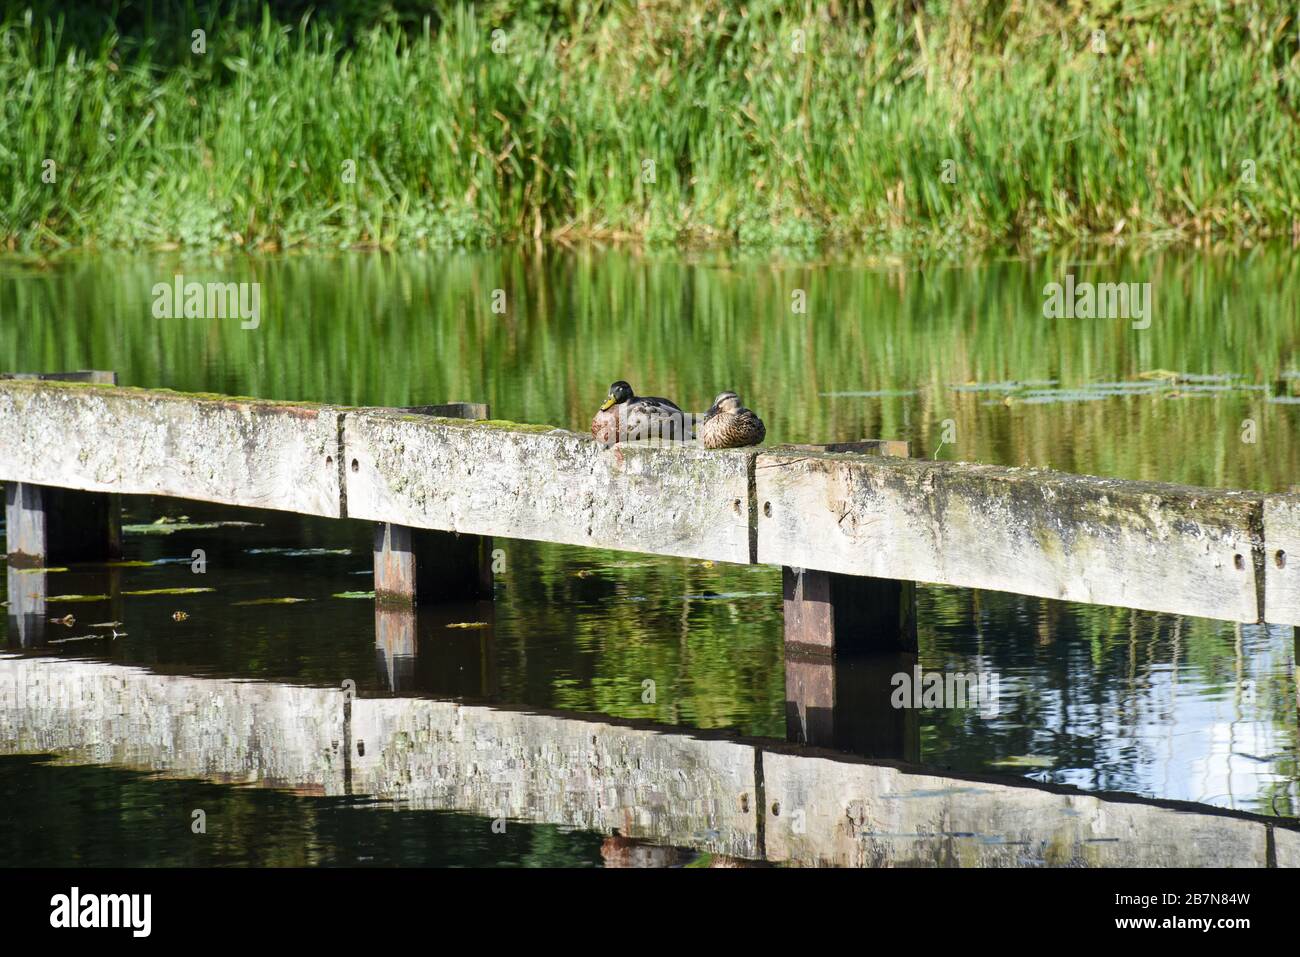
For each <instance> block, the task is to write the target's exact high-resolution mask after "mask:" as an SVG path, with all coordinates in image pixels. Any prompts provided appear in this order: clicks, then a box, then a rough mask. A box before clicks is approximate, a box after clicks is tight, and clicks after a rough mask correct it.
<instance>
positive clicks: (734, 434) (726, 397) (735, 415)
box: [700, 392, 767, 449]
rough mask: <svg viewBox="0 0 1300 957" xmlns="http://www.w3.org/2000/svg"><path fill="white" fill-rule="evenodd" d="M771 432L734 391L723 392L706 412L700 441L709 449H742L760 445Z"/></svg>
mask: <svg viewBox="0 0 1300 957" xmlns="http://www.w3.org/2000/svg"><path fill="white" fill-rule="evenodd" d="M766 435H767V428H766V427H765V426H764V425H763V420H762V419H760V418H759V417H758V416H757V415H755V414H754V413H753V412H752V411H750V410H749V409H746V408H745V407H744V406H743V405H741V403H740V396H738V395H736V393H734V392H723V393H721V394H720V395H719V396H718V397H717V398H716V399H714V400H713V405H712V406H710V408H709V411H708V412H705V413H704V424H703V425H702V426H701V427H700V441H701V442H703V443H704V447H705V448H706V449H739V448H744V447H745V446H747V445H758V444H759V443H760V442H762V441H763V439H764V437H765V436H766Z"/></svg>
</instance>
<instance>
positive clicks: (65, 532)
mask: <svg viewBox="0 0 1300 957" xmlns="http://www.w3.org/2000/svg"><path fill="white" fill-rule="evenodd" d="M5 531H6V537H7V539H8V542H7V549H6V550H7V551H8V554H9V561H10V563H11V564H14V565H25V566H41V565H59V564H66V563H69V562H94V561H105V560H107V559H112V558H120V557H121V556H122V519H121V506H120V505H119V502H118V497H117V496H116V495H113V494H110V493H107V492H77V491H73V490H72V489H65V488H53V487H50V486H46V485H32V484H30V483H28V482H7V483H6V484H5Z"/></svg>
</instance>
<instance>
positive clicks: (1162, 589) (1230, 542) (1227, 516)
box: [755, 450, 1264, 622]
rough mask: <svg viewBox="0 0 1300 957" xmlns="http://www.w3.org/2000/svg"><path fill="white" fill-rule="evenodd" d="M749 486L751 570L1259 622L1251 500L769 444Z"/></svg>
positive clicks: (1259, 511)
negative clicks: (810, 572)
mask: <svg viewBox="0 0 1300 957" xmlns="http://www.w3.org/2000/svg"><path fill="white" fill-rule="evenodd" d="M755 485H756V492H757V512H758V561H759V562H761V563H763V564H771V565H789V566H795V567H803V568H817V569H823V570H825V571H832V572H839V573H841V574H847V575H869V576H873V577H877V578H901V579H908V580H911V581H921V582H931V583H935V584H941V585H957V586H962V587H967V588H985V589H990V590H992V591H1008V592H1017V593H1020V594H1024V595H1036V596H1041V597H1045V598H1058V599H1064V600H1067V601H1078V602H1086V603H1090V604H1102V605H1118V606H1122V607H1127V608H1140V609H1146V610H1149V611H1163V612H1171V613H1175V614H1184V615H1196V616H1200V617H1205V618H1219V619H1227V620H1230V621H1247V622H1253V621H1258V620H1260V618H1261V613H1262V608H1261V602H1260V598H1261V596H1262V594H1263V591H1264V581H1263V574H1264V572H1263V568H1262V567H1261V566H1262V557H1263V540H1262V539H1263V533H1262V529H1263V503H1264V496H1262V495H1259V494H1255V493H1249V492H1233V491H1219V490H1213V489H1197V488H1190V487H1185V486H1178V485H1164V484H1157V483H1152V482H1131V481H1123V480H1119V479H1102V478H1093V477H1091V476H1081V475H1066V474H1063V473H1060V472H1054V471H1051V470H1046V469H1011V468H998V467H994V466H987V465H968V464H964V463H949V462H917V461H911V460H907V459H896V458H878V457H871V456H858V455H844V454H837V453H827V452H815V451H810V452H785V451H780V450H777V451H773V452H765V453H763V454H761V455H760V456H759V457H758V462H757V466H756V481H755Z"/></svg>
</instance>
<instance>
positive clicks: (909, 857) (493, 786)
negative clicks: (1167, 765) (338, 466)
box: [0, 655, 1300, 867]
mask: <svg viewBox="0 0 1300 957" xmlns="http://www.w3.org/2000/svg"><path fill="white" fill-rule="evenodd" d="M45 752H55V753H58V754H60V755H66V756H68V757H70V758H72V759H74V760H77V761H85V762H92V763H97V764H111V765H117V766H123V767H128V768H135V769H142V770H151V771H157V772H161V773H164V774H170V775H175V776H178V777H195V778H203V779H209V780H216V781H221V782H231V783H255V784H261V785H264V786H273V787H284V788H292V789H295V790H297V791H299V792H301V793H304V794H326V795H343V794H356V795H373V796H376V797H378V798H381V799H389V800H395V801H400V802H402V804H403V805H404V806H407V807H410V808H413V809H430V810H451V811H461V812H465V813H469V814H475V815H480V816H483V817H485V818H495V817H498V816H505V817H508V818H510V819H512V820H517V821H525V822H532V823H550V824H558V825H562V826H567V827H575V828H582V829H585V830H591V831H597V832H603V833H607V834H608V833H613V832H615V831H617V832H619V833H620V834H622V835H624V836H626V837H629V838H640V839H644V840H648V841H651V842H653V843H656V844H664V845H673V846H680V847H689V848H697V849H701V850H707V851H711V852H714V853H718V854H724V855H728V856H731V857H737V858H748V859H757V860H767V861H771V862H778V863H788V864H799V865H819V864H823V865H824V864H830V865H845V866H907V865H919V866H1007V865H1019V866H1045V865H1046V866H1066V865H1070V866H1135V867H1151V866H1185V867H1212V866H1246V867H1260V866H1266V865H1272V866H1300V832H1298V831H1297V830H1295V829H1294V827H1291V826H1287V825H1286V824H1279V823H1278V822H1274V821H1271V820H1269V819H1265V818H1259V817H1255V816H1251V815H1242V814H1232V813H1227V812H1217V811H1214V810H1213V809H1210V808H1205V807H1201V806H1198V805H1186V804H1184V805H1175V804H1172V803H1169V802H1155V801H1147V800H1143V799H1137V798H1131V799H1129V798H1117V797H1102V796H1098V795H1091V794H1083V793H1080V792H1076V791H1070V790H1067V789H1061V788H1050V787H1046V786H1041V785H1034V784H1030V783H1028V782H1025V783H1021V784H1007V783H994V782H992V781H989V780H984V779H979V778H976V777H954V776H940V775H936V774H933V773H927V772H925V771H923V770H920V769H915V768H909V767H906V766H897V765H894V764H887V765H880V764H871V763H867V762H864V761H861V760H857V759H852V758H845V757H837V756H832V755H827V754H825V753H818V752H816V751H812V752H808V751H801V750H800V749H796V748H792V747H790V746H787V745H783V744H780V743H777V742H770V741H763V740H760V739H741V738H734V737H727V736H724V735H710V734H705V733H700V734H685V733H681V732H680V731H677V730H676V729H673V728H666V727H653V726H639V725H633V724H630V723H624V722H617V721H608V720H599V719H590V718H582V717H576V716H570V715H560V714H540V713H530V712H524V711H512V710H500V709H495V708H489V707H483V706H475V705H467V704H458V703H456V702H450V701H438V700H431V699H425V698H352V697H350V696H349V694H348V693H347V692H345V691H343V690H337V689H326V688H310V687H301V686H293V685H284V684H275V683H265V682H250V681H244V680H235V679H223V678H212V677H202V678H200V677H187V676H178V675H160V674H156V673H153V672H149V671H146V670H144V669H140V668H135V667H124V666H120V665H112V664H107V663H103V662H96V661H86V660H66V659H58V658H49V657H21V656H14V655H0V753H5V754H19V753H45ZM221 826H222V822H220V821H215V820H212V819H211V818H210V819H209V821H208V827H209V829H210V830H211V829H217V828H220V827H221ZM489 826H490V824H489V822H488V821H487V820H485V821H484V822H483V827H484V829H485V832H486V831H487V830H488V828H489Z"/></svg>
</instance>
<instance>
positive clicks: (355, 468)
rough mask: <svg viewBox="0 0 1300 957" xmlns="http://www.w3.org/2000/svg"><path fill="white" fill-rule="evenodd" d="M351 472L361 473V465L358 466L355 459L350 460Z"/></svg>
mask: <svg viewBox="0 0 1300 957" xmlns="http://www.w3.org/2000/svg"><path fill="white" fill-rule="evenodd" d="M352 471H354V472H360V471H361V465H360V463H358V462H357V460H356V459H353V460H352Z"/></svg>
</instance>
